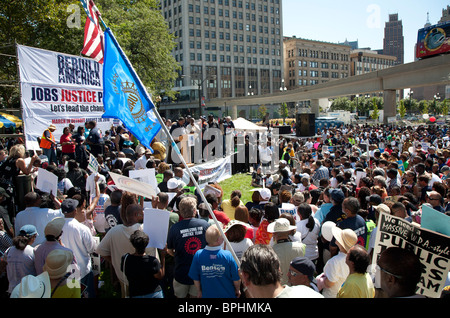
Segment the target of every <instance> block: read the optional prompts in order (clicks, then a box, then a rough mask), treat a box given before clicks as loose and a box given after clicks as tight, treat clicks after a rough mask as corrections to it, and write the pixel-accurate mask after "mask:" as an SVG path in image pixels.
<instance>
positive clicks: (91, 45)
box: [80, 0, 104, 63]
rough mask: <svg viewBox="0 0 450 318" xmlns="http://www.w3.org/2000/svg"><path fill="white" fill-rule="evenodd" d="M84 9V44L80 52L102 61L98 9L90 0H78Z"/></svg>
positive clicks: (101, 40)
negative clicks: (85, 15)
mask: <svg viewBox="0 0 450 318" xmlns="http://www.w3.org/2000/svg"><path fill="white" fill-rule="evenodd" d="M80 1H81V4H82V5H83V8H84V11H86V14H87V18H86V25H85V27H84V46H83V50H82V51H81V53H82V54H84V55H86V56H89V57H91V58H93V59H94V60H95V61H97V62H99V63H103V51H104V47H103V45H104V44H103V31H102V29H101V28H100V23H99V17H100V11H98V9H97V7H96V6H95V4H94V1H92V0H80Z"/></svg>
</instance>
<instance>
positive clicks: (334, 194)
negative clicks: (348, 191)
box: [330, 189, 345, 202]
mask: <svg viewBox="0 0 450 318" xmlns="http://www.w3.org/2000/svg"><path fill="white" fill-rule="evenodd" d="M330 197H331V199H333V200H334V201H336V202H342V201H344V199H345V195H344V192H343V191H342V190H341V189H333V190H331V191H330Z"/></svg>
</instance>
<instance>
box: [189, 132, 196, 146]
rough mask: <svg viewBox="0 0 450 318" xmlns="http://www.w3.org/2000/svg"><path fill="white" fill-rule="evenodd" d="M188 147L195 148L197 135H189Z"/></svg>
mask: <svg viewBox="0 0 450 318" xmlns="http://www.w3.org/2000/svg"><path fill="white" fill-rule="evenodd" d="M188 146H189V147H193V146H195V135H194V134H189V135H188Z"/></svg>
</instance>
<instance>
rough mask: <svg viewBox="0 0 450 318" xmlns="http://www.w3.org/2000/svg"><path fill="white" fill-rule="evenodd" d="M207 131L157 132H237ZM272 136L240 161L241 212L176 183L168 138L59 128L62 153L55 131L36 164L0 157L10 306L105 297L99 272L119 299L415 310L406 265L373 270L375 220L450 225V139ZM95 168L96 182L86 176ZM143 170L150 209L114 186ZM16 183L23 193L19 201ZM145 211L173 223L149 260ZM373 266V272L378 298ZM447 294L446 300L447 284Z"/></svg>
mask: <svg viewBox="0 0 450 318" xmlns="http://www.w3.org/2000/svg"><path fill="white" fill-rule="evenodd" d="M200 119H201V120H200V123H201V124H200V126H199V125H198V124H197V121H196V120H194V119H193V118H191V117H186V118H184V117H180V118H178V120H176V121H175V122H174V123H172V122H171V121H170V120H168V121H167V122H166V123H167V127H168V129H169V131H170V132H173V131H174V130H175V129H176V128H180V127H181V128H183V129H184V130H185V132H186V133H201V132H202V131H204V130H205V129H208V127H210V128H219V129H221V131H222V133H223V136H225V135H226V134H229V133H233V128H234V127H233V125H232V121H231V118H226V119H224V120H223V121H216V120H215V118H214V117H213V116H208V119H207V118H206V117H204V118H200ZM273 128H276V127H268V131H269V134H268V137H267V139H261V138H259V135H258V133H256V132H255V133H254V134H255V135H256V138H251V134H248V136H246V137H245V144H246V145H245V147H243V148H242V149H243V151H245V152H246V154H248V153H252V154H254V155H255V158H250V156H249V155H246V156H244V158H245V160H243V162H234V163H233V165H234V167H233V169H234V172H235V173H248V174H251V187H252V196H251V200H249V201H248V202H245V201H243V193H242V191H241V189H233V190H232V191H231V192H230V193H225V192H224V190H223V188H222V187H221V186H220V184H219V183H217V182H214V181H212V182H209V183H208V184H207V185H206V186H205V187H204V189H203V190H199V189H197V188H196V187H195V186H194V184H193V182H192V181H189V182H185V181H186V180H184V179H183V175H184V171H183V169H185V168H186V167H184V166H183V165H182V164H177V163H176V162H175V160H173V158H171V152H170V143H169V142H168V140H167V138H165V137H164V134H160V135H158V137H157V138H155V140H153V142H152V144H151V148H152V150H150V149H148V148H146V147H144V146H143V145H141V144H140V143H139V141H138V140H137V139H135V138H134V137H133V136H132V135H131V134H130V133H129V132H127V130H126V129H125V128H124V127H121V126H113V127H111V129H110V130H109V131H105V132H101V131H100V130H99V129H98V128H97V127H96V123H95V122H88V123H86V125H85V126H80V127H77V129H75V127H74V126H73V125H71V126H68V127H66V128H65V129H64V131H63V135H62V136H61V139H60V141H59V142H57V141H56V140H55V137H54V131H55V129H56V127H54V126H49V128H48V129H47V130H46V131H45V132H44V133H43V135H42V138H41V139H40V145H41V148H42V151H37V152H35V153H33V152H31V153H28V152H27V151H26V150H25V147H24V145H23V144H21V143H14V142H13V143H11V144H8V142H4V143H2V149H1V150H0V176H1V179H0V186H1V187H0V202H1V203H0V212H1V213H0V214H1V215H0V252H1V254H2V257H1V267H0V270H1V273H2V276H1V278H2V280H1V281H2V294H3V296H4V297H14V298H21V297H46V298H50V297H53V298H81V297H88V298H95V297H99V294H100V293H101V290H100V289H99V272H98V268H97V266H98V264H100V268H101V269H102V270H104V269H110V272H111V281H112V286H113V287H112V288H114V289H116V290H117V292H118V294H119V295H120V296H121V297H136V298H174V297H176V298H187V297H190V298H195V297H201V298H252V297H254V298H258V297H264V298H275V297H277V298H299V297H304V298H374V297H420V295H418V294H416V288H417V284H418V283H419V281H420V278H421V273H422V267H421V263H420V260H419V259H418V257H417V256H416V255H414V254H413V253H412V252H410V251H408V250H405V249H401V248H388V249H386V250H385V251H383V252H382V253H381V255H380V257H379V259H378V260H377V264H372V260H373V251H374V244H375V236H376V235H375V233H376V229H377V221H378V216H379V214H380V213H387V214H391V215H395V216H397V217H401V218H403V219H405V220H407V221H408V222H411V223H414V224H417V225H418V226H420V222H421V207H422V206H423V205H428V206H430V207H432V208H433V209H435V210H438V211H440V212H441V213H443V214H446V215H449V214H450V212H449V211H450V204H449V203H450V202H449V199H450V191H449V190H448V189H449V187H450V184H449V182H450V178H448V176H449V172H450V129H449V128H448V127H447V126H438V125H421V126H415V127H410V126H407V127H400V126H395V125H392V124H391V125H389V126H388V125H373V126H369V125H345V126H343V127H339V128H328V129H323V130H321V131H318V132H317V135H316V136H312V137H308V138H296V137H295V135H293V136H290V137H286V136H284V137H283V136H277V135H276V134H275V133H274V130H273ZM177 137H179V135H178V136H173V138H174V140H175V141H177ZM207 143H208V141H205V145H206V144H207ZM224 145H225V143H224ZM224 147H225V146H224ZM250 147H253V148H255V151H254V152H252V151H251V150H249V148H250ZM235 149H238V148H235V145H234V146H233V150H235ZM221 150H222V149H221ZM237 152H238V151H237ZM90 155H93V156H94V157H95V158H96V160H97V162H98V171H90V170H89V169H88V164H89V157H90ZM275 159H277V160H275ZM38 168H41V169H46V170H47V171H49V172H52V173H54V174H55V175H56V176H57V177H58V185H57V193H46V192H43V191H41V190H39V189H37V188H36V179H37V177H38V173H39V169H38ZM152 168H154V169H155V178H156V180H157V183H158V189H155V190H157V191H156V193H157V194H156V195H155V196H153V197H151V198H147V197H142V196H140V195H137V194H135V193H131V192H127V191H122V190H120V189H118V188H117V187H116V186H115V185H114V181H113V180H112V178H111V176H110V173H111V172H113V173H116V174H120V175H124V176H129V174H130V171H132V170H139V169H152ZM20 175H27V176H30V180H31V189H30V191H27V193H25V194H24V195H23V197H21V198H19V197H18V192H19V191H18V189H17V187H18V185H17V182H16V181H15V180H16V177H17V176H20ZM193 177H194V179H196V180H197V181H198V180H199V175H198V174H195V173H194V174H193ZM199 191H202V192H203V196H204V197H205V198H206V202H203V200H202V195H201V194H200V193H199ZM144 206H151V207H153V208H155V209H159V210H164V211H167V213H168V214H169V224H168V234H167V245H166V247H165V248H164V249H157V248H154V247H148V242H149V239H150V237H149V236H151V235H152V233H145V232H144V228H143V218H144V213H143V211H144ZM210 211H212V213H213V214H214V217H213V216H212V215H210ZM222 234H223V235H222ZM224 236H225V237H226V240H225V239H224ZM96 259H100V261H99V263H97V261H96ZM370 265H376V266H377V268H378V269H379V271H380V275H381V281H380V286H377V288H376V287H375V284H374V278H373V276H371V275H370V273H369V272H368V270H367V269H368V267H369V266H370ZM445 286H446V288H445V289H446V291H447V292H445V291H444V290H443V292H442V297H445V296H446V295H448V288H449V287H448V286H449V279H447V282H446V284H445Z"/></svg>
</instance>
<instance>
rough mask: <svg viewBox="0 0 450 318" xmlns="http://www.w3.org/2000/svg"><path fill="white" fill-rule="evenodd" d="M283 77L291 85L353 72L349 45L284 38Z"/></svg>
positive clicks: (314, 83)
mask: <svg viewBox="0 0 450 318" xmlns="http://www.w3.org/2000/svg"><path fill="white" fill-rule="evenodd" d="M283 43H284V77H285V84H286V87H287V88H288V89H294V88H299V87H304V86H311V85H316V84H320V83H325V82H328V81H332V80H336V79H340V78H346V77H348V76H350V51H351V47H350V46H349V45H343V44H336V43H328V42H321V41H314V40H306V39H301V38H297V37H285V38H284V41H283Z"/></svg>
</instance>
